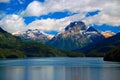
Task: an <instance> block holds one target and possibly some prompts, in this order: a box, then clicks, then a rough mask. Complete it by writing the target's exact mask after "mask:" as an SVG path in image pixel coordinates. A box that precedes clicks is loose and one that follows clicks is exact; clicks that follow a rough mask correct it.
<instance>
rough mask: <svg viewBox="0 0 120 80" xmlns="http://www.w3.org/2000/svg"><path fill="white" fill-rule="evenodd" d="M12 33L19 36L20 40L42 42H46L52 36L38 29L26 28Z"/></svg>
mask: <svg viewBox="0 0 120 80" xmlns="http://www.w3.org/2000/svg"><path fill="white" fill-rule="evenodd" d="M13 35H15V36H17V37H20V38H21V39H22V40H27V41H37V42H42V43H45V42H47V41H48V40H50V39H51V38H52V37H53V36H52V35H49V34H46V33H44V32H43V31H41V30H39V29H28V30H26V31H19V32H16V33H13Z"/></svg>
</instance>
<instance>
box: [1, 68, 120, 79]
mask: <svg viewBox="0 0 120 80" xmlns="http://www.w3.org/2000/svg"><path fill="white" fill-rule="evenodd" d="M119 74H120V68H117V67H116V68H115V67H66V66H59V67H58V66H40V67H32V66H24V67H23V66H21V67H17V66H13V67H12V66H11V67H0V80H120V76H119Z"/></svg>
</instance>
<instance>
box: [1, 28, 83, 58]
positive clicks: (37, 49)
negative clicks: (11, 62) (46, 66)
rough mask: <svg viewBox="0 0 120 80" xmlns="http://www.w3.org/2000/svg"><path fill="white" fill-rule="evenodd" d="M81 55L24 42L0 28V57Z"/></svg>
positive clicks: (37, 43)
mask: <svg viewBox="0 0 120 80" xmlns="http://www.w3.org/2000/svg"><path fill="white" fill-rule="evenodd" d="M60 56H61V57H62V56H64V57H65V56H68V57H81V56H84V55H83V54H81V53H76V52H69V51H63V50H57V49H54V48H52V47H50V46H47V45H45V44H42V43H40V42H29V41H28V42H26V41H22V40H21V39H20V38H18V37H15V36H13V35H11V34H10V33H7V32H6V31H4V30H3V29H1V28H0V58H2V59H6V58H26V57H60Z"/></svg>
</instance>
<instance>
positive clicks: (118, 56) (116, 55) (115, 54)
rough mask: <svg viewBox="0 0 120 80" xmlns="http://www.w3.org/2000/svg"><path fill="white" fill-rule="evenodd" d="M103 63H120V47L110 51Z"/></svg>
mask: <svg viewBox="0 0 120 80" xmlns="http://www.w3.org/2000/svg"><path fill="white" fill-rule="evenodd" d="M104 60H105V61H119V62H120V46H118V47H115V48H113V49H112V50H110V51H109V52H108V53H107V54H106V55H105V56H104Z"/></svg>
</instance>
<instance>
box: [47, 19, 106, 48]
mask: <svg viewBox="0 0 120 80" xmlns="http://www.w3.org/2000/svg"><path fill="white" fill-rule="evenodd" d="M103 39H105V37H104V36H103V35H102V34H101V32H100V31H98V30H96V29H94V28H93V27H87V26H86V25H85V23H84V22H81V21H75V22H72V23H70V24H69V25H68V26H67V27H66V28H65V31H64V32H62V33H58V34H57V35H56V36H54V37H53V38H52V39H51V40H50V41H48V42H47V44H48V45H50V46H52V47H54V48H57V49H63V50H75V49H80V48H83V47H85V46H88V45H95V44H97V43H98V42H100V41H101V40H103Z"/></svg>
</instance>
